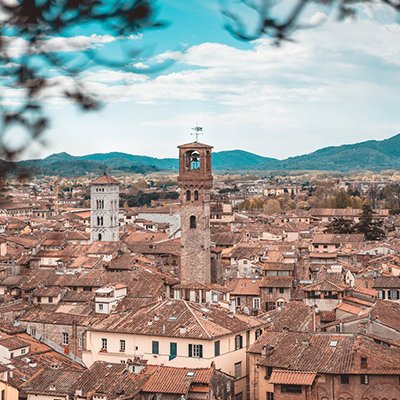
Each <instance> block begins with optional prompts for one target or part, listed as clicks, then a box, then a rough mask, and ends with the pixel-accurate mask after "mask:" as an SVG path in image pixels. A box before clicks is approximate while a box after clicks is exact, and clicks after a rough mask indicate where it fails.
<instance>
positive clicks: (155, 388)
mask: <svg viewBox="0 0 400 400" xmlns="http://www.w3.org/2000/svg"><path fill="white" fill-rule="evenodd" d="M213 372H214V369H213V368H202V369H200V368H199V369H194V368H193V369H189V368H173V367H166V366H160V367H157V368H155V371H154V373H153V374H152V375H151V376H150V378H149V379H148V380H147V382H146V383H145V384H144V385H143V387H142V391H143V392H147V393H170V394H181V395H185V394H187V393H188V392H189V391H190V389H191V386H192V384H195V383H196V384H197V385H196V388H197V389H198V386H199V384H205V385H209V384H210V383H211V379H212V377H213ZM196 391H197V392H198V390H196ZM207 391H208V390H207Z"/></svg>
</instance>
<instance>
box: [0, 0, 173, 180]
mask: <svg viewBox="0 0 400 400" xmlns="http://www.w3.org/2000/svg"><path fill="white" fill-rule="evenodd" d="M0 16H1V19H0V21H1V24H0V77H1V78H2V86H1V87H0V97H1V102H0V110H1V113H2V119H1V120H0V121H1V122H0V158H1V159H4V160H6V162H4V161H2V162H0V176H4V175H5V174H6V173H7V172H8V171H9V170H10V169H12V168H13V167H14V166H15V164H14V163H13V162H14V161H15V159H16V157H18V156H19V155H21V154H22V153H23V152H24V151H25V150H26V149H27V148H29V146H30V145H31V144H33V143H34V142H36V143H39V144H44V143H43V139H42V136H43V133H44V131H45V130H46V128H47V127H48V126H49V124H50V120H49V117H48V116H47V114H46V111H45V107H44V105H43V99H44V98H46V95H47V94H48V93H49V92H50V91H51V93H52V95H53V96H54V95H56V96H58V97H61V98H64V99H69V100H71V101H72V102H73V103H75V104H77V105H78V106H79V107H80V108H81V109H82V110H84V111H90V110H97V109H99V107H100V105H101V101H100V99H99V98H98V97H96V94H95V93H92V92H90V91H89V90H88V89H87V88H86V87H85V85H84V83H82V80H81V79H79V75H80V73H81V72H82V71H85V70H86V69H88V68H92V67H95V66H97V65H99V64H100V65H107V66H109V67H112V68H118V69H119V70H124V71H130V72H135V73H140V70H138V69H137V68H135V67H134V66H133V65H134V63H132V60H133V58H134V57H137V56H138V49H137V47H136V46H135V48H133V47H132V46H131V45H129V44H128V43H124V45H122V43H121V50H122V51H121V57H120V59H118V60H116V59H115V57H114V58H113V59H107V58H104V57H102V56H100V55H99V53H98V52H97V51H96V50H93V49H85V50H84V51H81V52H79V54H78V55H77V54H76V52H74V51H71V52H70V53H69V54H66V53H64V52H62V51H61V52H60V51H55V50H54V48H53V49H52V46H51V44H52V45H53V46H54V43H55V42H54V40H53V41H52V42H51V40H52V39H54V38H55V37H56V38H58V39H60V40H66V38H67V37H68V35H69V34H70V33H71V32H72V31H74V30H76V29H83V28H84V27H85V28H86V29H87V30H91V32H88V33H89V34H90V33H93V34H96V33H97V32H99V31H100V32H106V33H107V35H109V36H110V37H115V38H118V39H121V41H122V42H123V41H124V40H125V41H126V42H128V41H129V40H127V39H129V38H131V37H132V36H133V35H137V34H138V33H139V32H140V33H141V32H143V31H144V30H146V29H153V28H159V27H162V26H165V24H164V23H162V22H161V21H158V20H157V18H156V8H155V6H154V2H153V1H152V0H126V1H122V0H84V1H79V0H59V1H53V0H43V1H38V0H18V1H15V2H14V1H9V0H0ZM56 47H57V46H56ZM11 93H14V94H15V95H16V96H17V101H16V102H10V101H9V99H8V97H9V96H10V95H11ZM11 128H15V129H16V130H17V131H18V130H19V131H23V132H24V133H26V138H27V139H26V140H25V141H24V142H23V143H22V144H21V145H20V146H19V147H16V148H15V147H11V146H10V145H8V144H7V141H6V140H5V138H6V136H7V135H6V134H8V133H9V131H10V129H11ZM23 174H24V172H21V175H23Z"/></svg>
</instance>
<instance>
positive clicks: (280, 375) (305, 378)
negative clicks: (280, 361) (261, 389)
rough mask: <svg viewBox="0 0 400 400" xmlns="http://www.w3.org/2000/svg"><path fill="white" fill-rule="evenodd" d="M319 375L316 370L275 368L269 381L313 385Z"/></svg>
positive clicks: (280, 383) (282, 383)
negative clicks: (304, 370)
mask: <svg viewBox="0 0 400 400" xmlns="http://www.w3.org/2000/svg"><path fill="white" fill-rule="evenodd" d="M316 376H317V373H316V372H303V371H288V370H279V369H274V370H273V371H272V374H271V378H270V380H269V383H272V384H274V385H304V386H311V385H312V384H313V382H314V380H315V377H316Z"/></svg>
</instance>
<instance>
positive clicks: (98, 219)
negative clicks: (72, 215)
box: [97, 217, 100, 225]
mask: <svg viewBox="0 0 400 400" xmlns="http://www.w3.org/2000/svg"><path fill="white" fill-rule="evenodd" d="M97 225H100V217H97Z"/></svg>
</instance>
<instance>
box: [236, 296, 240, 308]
mask: <svg viewBox="0 0 400 400" xmlns="http://www.w3.org/2000/svg"><path fill="white" fill-rule="evenodd" d="M235 304H236V307H240V304H241V298H240V297H235Z"/></svg>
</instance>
